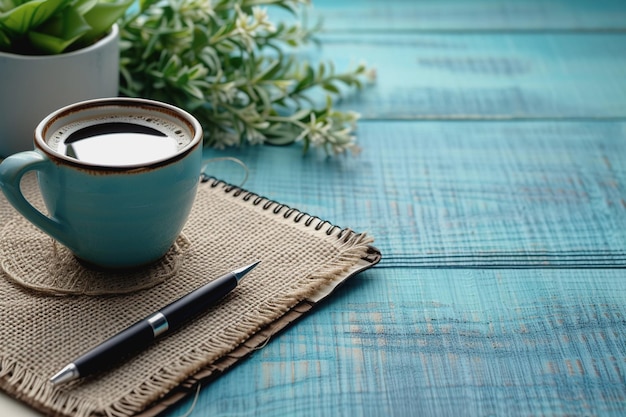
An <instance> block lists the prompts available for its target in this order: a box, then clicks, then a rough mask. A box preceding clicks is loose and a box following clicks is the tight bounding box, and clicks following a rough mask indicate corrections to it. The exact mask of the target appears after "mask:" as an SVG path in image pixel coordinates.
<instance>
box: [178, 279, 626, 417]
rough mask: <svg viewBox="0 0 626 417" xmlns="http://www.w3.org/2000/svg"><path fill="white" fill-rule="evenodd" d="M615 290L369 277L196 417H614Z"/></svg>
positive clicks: (224, 385)
mask: <svg viewBox="0 0 626 417" xmlns="http://www.w3.org/2000/svg"><path fill="white" fill-rule="evenodd" d="M623 283H624V273H623V271H620V270H580V269H571V270H516V271H511V270H462V271H461V270H449V269H443V270H433V269H426V270H410V269H375V270H371V271H367V272H365V273H364V274H361V275H359V276H358V277H355V278H354V280H352V281H350V282H348V283H347V284H346V287H344V288H342V289H340V290H339V292H338V293H337V294H336V295H334V296H332V297H331V298H330V299H329V300H327V301H328V302H327V303H324V304H323V305H322V306H320V307H321V308H320V309H319V310H316V311H315V313H314V314H310V315H308V316H306V317H305V318H303V319H302V320H301V321H299V322H298V324H297V325H296V326H294V327H292V328H290V329H288V330H287V331H286V332H285V333H283V334H282V335H279V336H278V337H276V338H274V339H273V340H271V341H270V343H269V344H268V345H266V346H265V347H263V348H262V349H261V350H260V351H258V352H256V353H254V354H253V355H252V357H251V358H249V359H248V360H247V361H244V362H242V363H241V364H239V365H237V366H236V367H235V368H234V369H232V370H230V371H229V372H228V373H226V374H225V375H223V376H222V377H220V378H219V379H218V380H217V381H215V382H213V383H211V385H209V386H208V387H204V389H203V391H202V392H201V395H200V398H199V400H198V403H197V404H196V405H195V409H194V413H193V414H192V415H194V416H196V415H197V416H214V415H219V416H222V415H229V416H252V415H255V416H295V415H297V416H302V417H307V416H311V417H312V416H315V417H319V416H338V415H341V416H345V417H351V416H359V417H362V416H420V415H424V416H432V415H446V416H466V415H480V416H485V415H497V416H503V415H602V416H609V417H611V416H615V417H617V416H621V415H623V413H624V412H625V411H626V406H625V404H626V385H625V384H624V375H626V362H625V361H624V358H625V357H626V336H625V335H626V322H624V316H626V291H624V284H623ZM191 402H192V401H191V399H189V400H187V401H185V402H184V403H182V404H180V405H179V406H178V407H177V408H175V409H173V410H171V411H170V412H168V413H166V415H167V416H179V415H182V414H184V413H185V412H186V411H187V410H188V409H189V407H190V406H191Z"/></svg>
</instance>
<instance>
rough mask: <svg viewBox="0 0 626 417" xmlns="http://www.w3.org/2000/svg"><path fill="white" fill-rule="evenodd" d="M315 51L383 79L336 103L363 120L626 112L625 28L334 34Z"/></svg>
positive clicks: (605, 115) (587, 115)
mask: <svg viewBox="0 0 626 417" xmlns="http://www.w3.org/2000/svg"><path fill="white" fill-rule="evenodd" d="M322 42H323V47H322V49H321V51H320V52H315V51H312V52H311V54H310V59H332V60H333V61H334V62H335V63H336V65H337V67H338V68H350V67H354V66H356V65H357V64H359V63H360V62H365V63H366V64H367V65H368V66H370V67H371V68H373V69H374V70H375V71H376V74H377V82H376V84H375V85H374V86H373V87H371V88H367V89H366V90H364V91H363V92H362V93H360V94H349V95H346V98H345V100H344V101H343V102H342V103H341V105H340V106H338V108H342V109H346V110H347V109H351V110H355V111H358V112H359V113H361V114H362V116H363V118H365V119H394V120H395V119H412V120H414V119H460V120H464V119H529V118H531V119H563V118H592V119H611V118H619V117H624V116H626V107H625V106H624V102H626V83H624V79H626V33H592V34H587V33H567V34H554V33H530V34H519V33H506V32H505V33H460V34H459V33H452V34H450V33H448V34H439V33H436V34H432V33H424V34H397V33H395V32H389V33H382V34H380V33H375V34H369V33H358V34H351V33H348V34H344V33H341V34H329V35H326V36H324V37H322Z"/></svg>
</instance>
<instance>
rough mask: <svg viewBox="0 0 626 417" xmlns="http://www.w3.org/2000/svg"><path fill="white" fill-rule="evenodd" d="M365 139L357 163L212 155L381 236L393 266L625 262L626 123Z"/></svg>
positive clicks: (365, 129)
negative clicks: (245, 167) (228, 158)
mask: <svg viewBox="0 0 626 417" xmlns="http://www.w3.org/2000/svg"><path fill="white" fill-rule="evenodd" d="M358 134H359V138H360V144H361V146H362V148H363V152H362V154H361V155H359V156H358V157H356V158H338V159H337V158H335V159H330V160H327V161H324V160H319V158H317V157H315V155H314V154H311V155H308V156H307V157H304V158H302V157H300V155H299V153H300V152H301V150H300V149H301V148H300V147H297V146H296V147H287V148H276V147H265V148H248V149H245V150H243V151H239V152H234V153H233V152H225V153H217V152H211V153H210V154H211V155H224V154H233V155H235V156H237V157H239V158H241V159H242V160H243V161H244V162H245V163H246V164H247V165H248V166H249V167H250V170H251V177H250V180H249V182H248V183H247V184H245V187H246V188H249V189H251V190H253V191H255V192H257V193H260V194H262V195H265V196H267V197H269V198H272V199H275V200H278V201H279V202H281V203H285V204H287V205H290V206H295V207H296V208H299V209H302V210H304V211H308V212H310V213H312V214H315V215H318V216H320V217H322V218H325V219H327V220H330V221H332V222H335V223H336V224H338V225H340V226H349V227H351V228H353V229H355V230H358V231H369V232H371V233H372V234H373V235H374V237H375V238H376V245H377V246H379V248H380V249H381V250H382V252H383V254H384V258H383V261H382V263H381V266H383V267H384V266H438V267H441V266H474V267H502V266H510V267H529V266H545V267H562V266H568V265H569V266H580V267H592V266H626V201H625V200H624V189H623V184H624V183H626V166H625V165H624V164H625V161H626V123H625V122H361V124H360V127H359V131H358ZM209 171H210V172H212V173H213V174H214V175H216V176H218V177H221V176H223V177H224V178H225V179H227V180H229V181H231V182H238V181H239V179H240V178H241V175H240V174H241V173H240V171H238V167H236V166H235V168H232V169H231V168H230V167H226V166H223V167H218V166H215V167H213V168H212V170H211V166H210V165H209Z"/></svg>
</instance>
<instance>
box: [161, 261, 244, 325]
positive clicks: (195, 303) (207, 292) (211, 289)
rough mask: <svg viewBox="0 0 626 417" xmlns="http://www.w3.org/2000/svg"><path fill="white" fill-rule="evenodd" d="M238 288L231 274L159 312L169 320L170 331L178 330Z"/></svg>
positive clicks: (235, 278)
mask: <svg viewBox="0 0 626 417" xmlns="http://www.w3.org/2000/svg"><path fill="white" fill-rule="evenodd" d="M236 287H237V277H236V276H235V275H234V274H232V273H229V274H226V275H223V276H221V277H219V278H217V279H215V280H213V281H211V282H209V283H208V284H205V285H204V286H202V287H200V288H198V289H197V290H195V291H193V292H191V293H189V294H187V295H185V296H183V297H181V298H179V299H178V300H176V301H174V302H173V303H171V304H169V305H167V306H165V307H163V308H162V309H161V310H159V311H160V312H161V313H162V314H163V315H164V316H165V317H166V318H167V322H168V323H169V328H170V330H173V329H177V328H179V327H180V326H182V325H183V324H184V323H185V322H187V321H189V320H191V319H192V318H194V317H195V316H197V315H199V314H200V313H203V312H205V311H206V310H207V309H208V308H209V307H210V306H211V305H213V304H215V303H217V302H218V301H219V300H220V299H222V298H223V297H224V296H225V295H226V294H228V293H229V292H231V291H232V290H233V289H235V288H236Z"/></svg>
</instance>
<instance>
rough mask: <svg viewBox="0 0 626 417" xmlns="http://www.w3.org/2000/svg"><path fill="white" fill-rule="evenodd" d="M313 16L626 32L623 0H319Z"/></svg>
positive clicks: (367, 22)
mask: <svg viewBox="0 0 626 417" xmlns="http://www.w3.org/2000/svg"><path fill="white" fill-rule="evenodd" d="M313 5H314V10H315V11H317V10H319V12H316V13H313V18H315V17H317V16H321V17H322V19H323V23H324V28H325V29H326V30H328V31H331V32H341V31H354V30H361V31H378V30H383V31H386V32H388V31H448V30H451V31H459V30H465V31H472V30H478V31H482V30H487V31H489V30H504V31H520V30H521V31H534V30H540V31H543V30H556V31H559V30H566V31H571V30H576V31H588V30H620V31H623V30H626V3H624V2H623V1H621V0H595V1H587V0H570V1H544V0H524V1H509V0H472V1H466V0H388V1H384V2H381V1H376V0H342V1H336V0H313Z"/></svg>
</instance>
